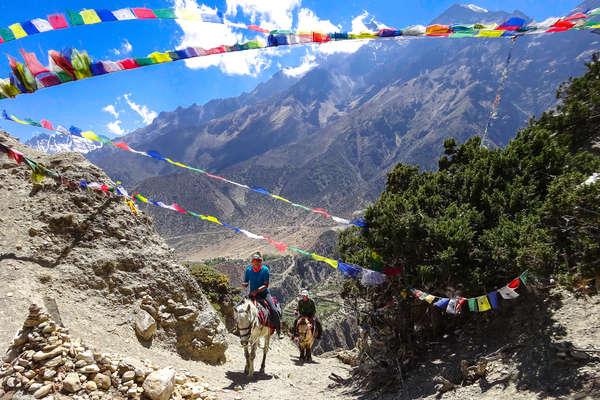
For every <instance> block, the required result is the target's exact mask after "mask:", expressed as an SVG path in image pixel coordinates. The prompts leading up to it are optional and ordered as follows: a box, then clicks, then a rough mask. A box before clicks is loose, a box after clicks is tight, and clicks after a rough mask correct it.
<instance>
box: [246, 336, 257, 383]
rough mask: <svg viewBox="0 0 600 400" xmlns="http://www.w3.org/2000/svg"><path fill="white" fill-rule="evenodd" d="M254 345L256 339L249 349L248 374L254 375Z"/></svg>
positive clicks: (255, 344)
mask: <svg viewBox="0 0 600 400" xmlns="http://www.w3.org/2000/svg"><path fill="white" fill-rule="evenodd" d="M256 346H258V340H255V341H254V343H253V344H252V350H250V368H249V371H248V376H252V375H254V358H255V357H256Z"/></svg>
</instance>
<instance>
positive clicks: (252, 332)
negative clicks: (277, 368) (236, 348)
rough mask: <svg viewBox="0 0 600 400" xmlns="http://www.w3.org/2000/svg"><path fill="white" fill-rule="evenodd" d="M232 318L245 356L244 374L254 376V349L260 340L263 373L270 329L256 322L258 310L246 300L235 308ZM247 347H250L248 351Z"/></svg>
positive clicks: (261, 369) (261, 370)
mask: <svg viewBox="0 0 600 400" xmlns="http://www.w3.org/2000/svg"><path fill="white" fill-rule="evenodd" d="M234 316H235V320H236V325H237V328H238V331H239V332H240V341H241V343H242V346H243V347H244V356H246V368H244V373H245V374H248V376H252V375H253V374H254V358H255V357H256V348H257V347H258V341H259V340H260V338H264V353H263V359H262V364H261V365H260V372H265V359H266V358H267V351H269V342H270V340H271V328H269V327H268V326H263V325H261V324H260V322H259V321H258V308H256V306H255V305H254V304H253V303H252V302H251V301H250V300H248V299H247V298H246V299H244V301H243V302H242V303H241V304H238V305H237V306H236V307H235V309H234ZM248 347H250V350H248Z"/></svg>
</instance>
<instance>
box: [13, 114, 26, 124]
mask: <svg viewBox="0 0 600 400" xmlns="http://www.w3.org/2000/svg"><path fill="white" fill-rule="evenodd" d="M10 117H11V118H12V120H13V121H15V122H18V123H20V124H23V125H29V124H28V123H27V122H25V121H21V120H20V119H18V118H17V117H15V116H14V115H12V114H11V115H10Z"/></svg>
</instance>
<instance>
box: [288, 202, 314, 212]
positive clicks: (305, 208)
mask: <svg viewBox="0 0 600 400" xmlns="http://www.w3.org/2000/svg"><path fill="white" fill-rule="evenodd" d="M292 205H293V206H294V207H298V208H302V209H304V210H306V211H310V208H309V207H306V206H303V205H302V204H296V203H292Z"/></svg>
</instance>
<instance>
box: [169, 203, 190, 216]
mask: <svg viewBox="0 0 600 400" xmlns="http://www.w3.org/2000/svg"><path fill="white" fill-rule="evenodd" d="M171 206H172V207H173V208H174V209H176V210H177V211H179V212H180V213H182V214H187V211H185V210H184V209H183V208H181V207H179V206H178V205H177V204H175V203H173V204H171Z"/></svg>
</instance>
